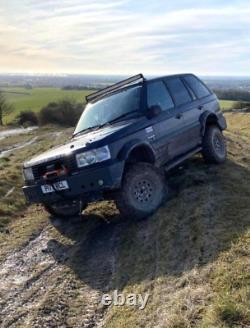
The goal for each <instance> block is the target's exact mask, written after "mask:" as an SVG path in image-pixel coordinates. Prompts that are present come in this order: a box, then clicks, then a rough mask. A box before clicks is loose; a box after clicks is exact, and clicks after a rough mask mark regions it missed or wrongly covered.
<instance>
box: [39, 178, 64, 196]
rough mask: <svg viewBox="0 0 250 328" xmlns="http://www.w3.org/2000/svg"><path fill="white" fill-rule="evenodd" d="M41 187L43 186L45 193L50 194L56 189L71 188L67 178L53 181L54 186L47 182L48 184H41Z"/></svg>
mask: <svg viewBox="0 0 250 328" xmlns="http://www.w3.org/2000/svg"><path fill="white" fill-rule="evenodd" d="M41 188H42V192H43V193H44V194H48V193H51V192H55V190H57V191H60V190H66V189H69V185H68V182H67V181H66V180H63V181H58V182H55V183H53V186H52V185H48V184H47V185H43V186H41Z"/></svg>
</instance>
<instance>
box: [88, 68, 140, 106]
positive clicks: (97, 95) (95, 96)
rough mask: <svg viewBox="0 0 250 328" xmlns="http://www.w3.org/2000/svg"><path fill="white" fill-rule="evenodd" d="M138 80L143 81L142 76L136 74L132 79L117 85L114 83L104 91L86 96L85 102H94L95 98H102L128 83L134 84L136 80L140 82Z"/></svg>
mask: <svg viewBox="0 0 250 328" xmlns="http://www.w3.org/2000/svg"><path fill="white" fill-rule="evenodd" d="M140 79H142V80H144V76H143V74H137V75H135V76H132V77H130V78H128V79H126V80H123V81H120V82H118V83H115V84H113V85H111V86H109V87H107V88H104V89H102V90H99V91H97V92H95V93H92V94H91V95H88V96H86V100H87V101H91V100H94V99H96V98H99V97H101V96H103V95H105V94H108V93H110V92H112V91H115V90H118V89H120V88H121V87H124V86H125V85H128V84H130V83H133V82H135V81H137V80H140Z"/></svg>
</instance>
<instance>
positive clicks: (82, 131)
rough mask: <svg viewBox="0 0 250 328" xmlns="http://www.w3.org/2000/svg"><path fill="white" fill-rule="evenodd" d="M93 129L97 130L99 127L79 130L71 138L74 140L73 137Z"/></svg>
mask: <svg viewBox="0 0 250 328" xmlns="http://www.w3.org/2000/svg"><path fill="white" fill-rule="evenodd" d="M95 129H99V125H95V126H91V127H89V128H87V129H84V130H81V131H79V132H76V133H75V134H73V136H72V137H73V138H74V137H76V136H78V135H79V134H84V133H87V132H89V131H92V130H95Z"/></svg>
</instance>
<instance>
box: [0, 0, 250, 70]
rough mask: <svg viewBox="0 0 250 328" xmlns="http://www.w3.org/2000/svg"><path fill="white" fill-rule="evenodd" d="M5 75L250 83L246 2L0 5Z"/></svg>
mask: <svg viewBox="0 0 250 328" xmlns="http://www.w3.org/2000/svg"><path fill="white" fill-rule="evenodd" d="M0 49H1V51H0V72H29V73H79V74H81V73H99V74H134V73H138V72H143V73H145V74H157V75H160V74H169V73H178V72H194V73H196V74H199V75H248V76H250V2H249V0H228V1H225V0H221V1H218V0H217V1H214V0H206V1H202V0H199V1H194V0H173V1H168V0H155V1H154V0H139V1H136V0H113V1H111V0H92V1H91V0H22V1H20V0H8V1H6V0H0Z"/></svg>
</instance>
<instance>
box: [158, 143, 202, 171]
mask: <svg viewBox="0 0 250 328" xmlns="http://www.w3.org/2000/svg"><path fill="white" fill-rule="evenodd" d="M201 150H202V147H200V146H199V147H196V148H194V149H193V150H191V151H189V152H188V153H185V154H184V155H181V156H180V157H177V158H176V159H174V160H172V161H170V162H168V163H167V164H166V165H165V167H164V169H165V171H169V170H171V169H172V168H173V167H175V166H177V165H178V164H180V163H182V162H184V161H185V160H186V159H188V158H190V157H191V156H193V155H194V154H196V153H199V152H200V151H201Z"/></svg>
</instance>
